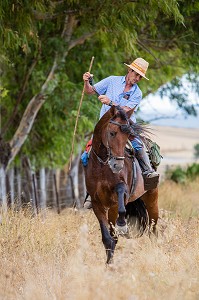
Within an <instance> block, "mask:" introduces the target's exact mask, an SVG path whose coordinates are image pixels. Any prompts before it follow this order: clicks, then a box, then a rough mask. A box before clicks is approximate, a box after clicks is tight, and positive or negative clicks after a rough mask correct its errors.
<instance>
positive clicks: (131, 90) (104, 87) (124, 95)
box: [83, 58, 159, 208]
mask: <svg viewBox="0 0 199 300" xmlns="http://www.w3.org/2000/svg"><path fill="white" fill-rule="evenodd" d="M124 64H125V65H126V66H127V67H128V72H127V74H126V76H109V77H107V78H105V79H103V80H101V81H99V82H98V83H96V84H94V85H91V83H90V79H91V78H92V74H90V73H89V72H86V73H84V75H83V80H84V84H85V92H86V93H87V94H89V95H92V94H97V95H98V99H99V100H100V102H101V103H102V104H103V105H102V108H101V111H100V118H101V117H102V116H103V115H104V114H105V113H106V112H107V111H108V110H109V109H110V108H111V106H112V105H115V106H118V105H119V106H121V107H122V109H123V110H124V111H125V112H128V111H129V110H131V109H132V108H134V107H135V110H134V112H135V111H136V110H137V108H138V106H139V104H140V101H141V100H142V92H141V90H140V88H139V87H138V85H137V83H138V82H139V81H140V80H141V79H142V78H145V79H147V80H149V79H148V78H147V77H146V76H145V75H146V71H147V69H148V66H149V63H148V62H147V61H146V60H144V59H143V58H137V59H135V60H134V61H133V62H132V63H131V64H130V65H129V64H126V63H124ZM131 120H132V122H134V123H135V122H136V118H135V114H134V113H133V114H132V115H131ZM131 143H132V146H133V148H134V150H135V156H136V158H137V160H138V161H139V164H140V167H141V169H142V173H143V175H144V176H146V177H148V178H154V177H159V174H158V173H157V172H156V171H154V170H153V169H152V167H151V164H150V160H149V157H148V155H147V153H146V151H145V148H144V145H143V143H142V141H141V140H140V139H139V138H138V137H136V138H134V139H133V141H132V142H131ZM84 155H87V153H86V152H85V153H84ZM84 155H83V156H84ZM83 158H84V157H83ZM85 207H86V208H89V207H90V203H85Z"/></svg>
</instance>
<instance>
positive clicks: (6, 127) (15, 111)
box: [2, 45, 41, 136]
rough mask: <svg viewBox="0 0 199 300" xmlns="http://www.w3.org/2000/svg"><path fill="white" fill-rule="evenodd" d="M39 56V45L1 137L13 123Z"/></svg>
mask: <svg viewBox="0 0 199 300" xmlns="http://www.w3.org/2000/svg"><path fill="white" fill-rule="evenodd" d="M40 54H41V45H40V47H39V51H38V54H37V56H36V57H35V59H34V60H33V62H32V64H31V66H30V68H29V69H28V71H27V73H26V75H25V78H24V81H23V85H22V88H21V91H20V93H19V95H18V98H17V101H16V104H15V107H14V109H13V111H12V114H11V116H10V118H9V119H8V121H7V122H6V124H5V125H4V127H3V129H2V136H4V135H5V133H6V131H7V129H8V128H9V127H10V125H11V123H12V122H13V120H14V118H15V116H16V114H17V111H18V107H19V104H20V103H21V100H22V98H23V95H24V93H25V90H26V87H27V84H28V81H29V78H30V76H31V74H32V72H33V70H34V68H35V66H36V64H37V62H38V59H39V56H40Z"/></svg>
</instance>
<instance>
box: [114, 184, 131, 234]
mask: <svg viewBox="0 0 199 300" xmlns="http://www.w3.org/2000/svg"><path fill="white" fill-rule="evenodd" d="M115 191H116V193H117V196H118V218H117V221H116V228H117V229H118V231H119V234H126V233H127V232H128V227H127V223H126V219H125V215H126V208H125V205H124V200H125V199H124V198H125V193H126V187H125V184H124V183H123V182H121V183H118V184H117V185H116V188H115Z"/></svg>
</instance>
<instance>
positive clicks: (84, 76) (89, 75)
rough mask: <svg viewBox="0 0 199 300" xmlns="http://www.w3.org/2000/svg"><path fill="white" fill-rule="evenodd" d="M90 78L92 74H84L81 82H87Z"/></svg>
mask: <svg viewBox="0 0 199 300" xmlns="http://www.w3.org/2000/svg"><path fill="white" fill-rule="evenodd" d="M90 77H93V74H91V73H89V72H86V73H84V74H83V80H84V81H89V78H90Z"/></svg>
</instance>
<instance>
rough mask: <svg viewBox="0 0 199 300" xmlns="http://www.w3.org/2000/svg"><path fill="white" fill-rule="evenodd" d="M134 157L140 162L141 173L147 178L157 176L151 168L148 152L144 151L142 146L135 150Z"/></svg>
mask: <svg viewBox="0 0 199 300" xmlns="http://www.w3.org/2000/svg"><path fill="white" fill-rule="evenodd" d="M135 157H136V158H137V160H138V162H139V164H140V167H141V169H142V173H143V175H145V176H146V177H148V178H153V177H158V176H159V174H158V173H157V172H155V171H154V170H153V169H152V167H151V164H150V160H149V157H148V154H147V153H146V151H145V149H144V148H142V149H139V150H136V151H135Z"/></svg>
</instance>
